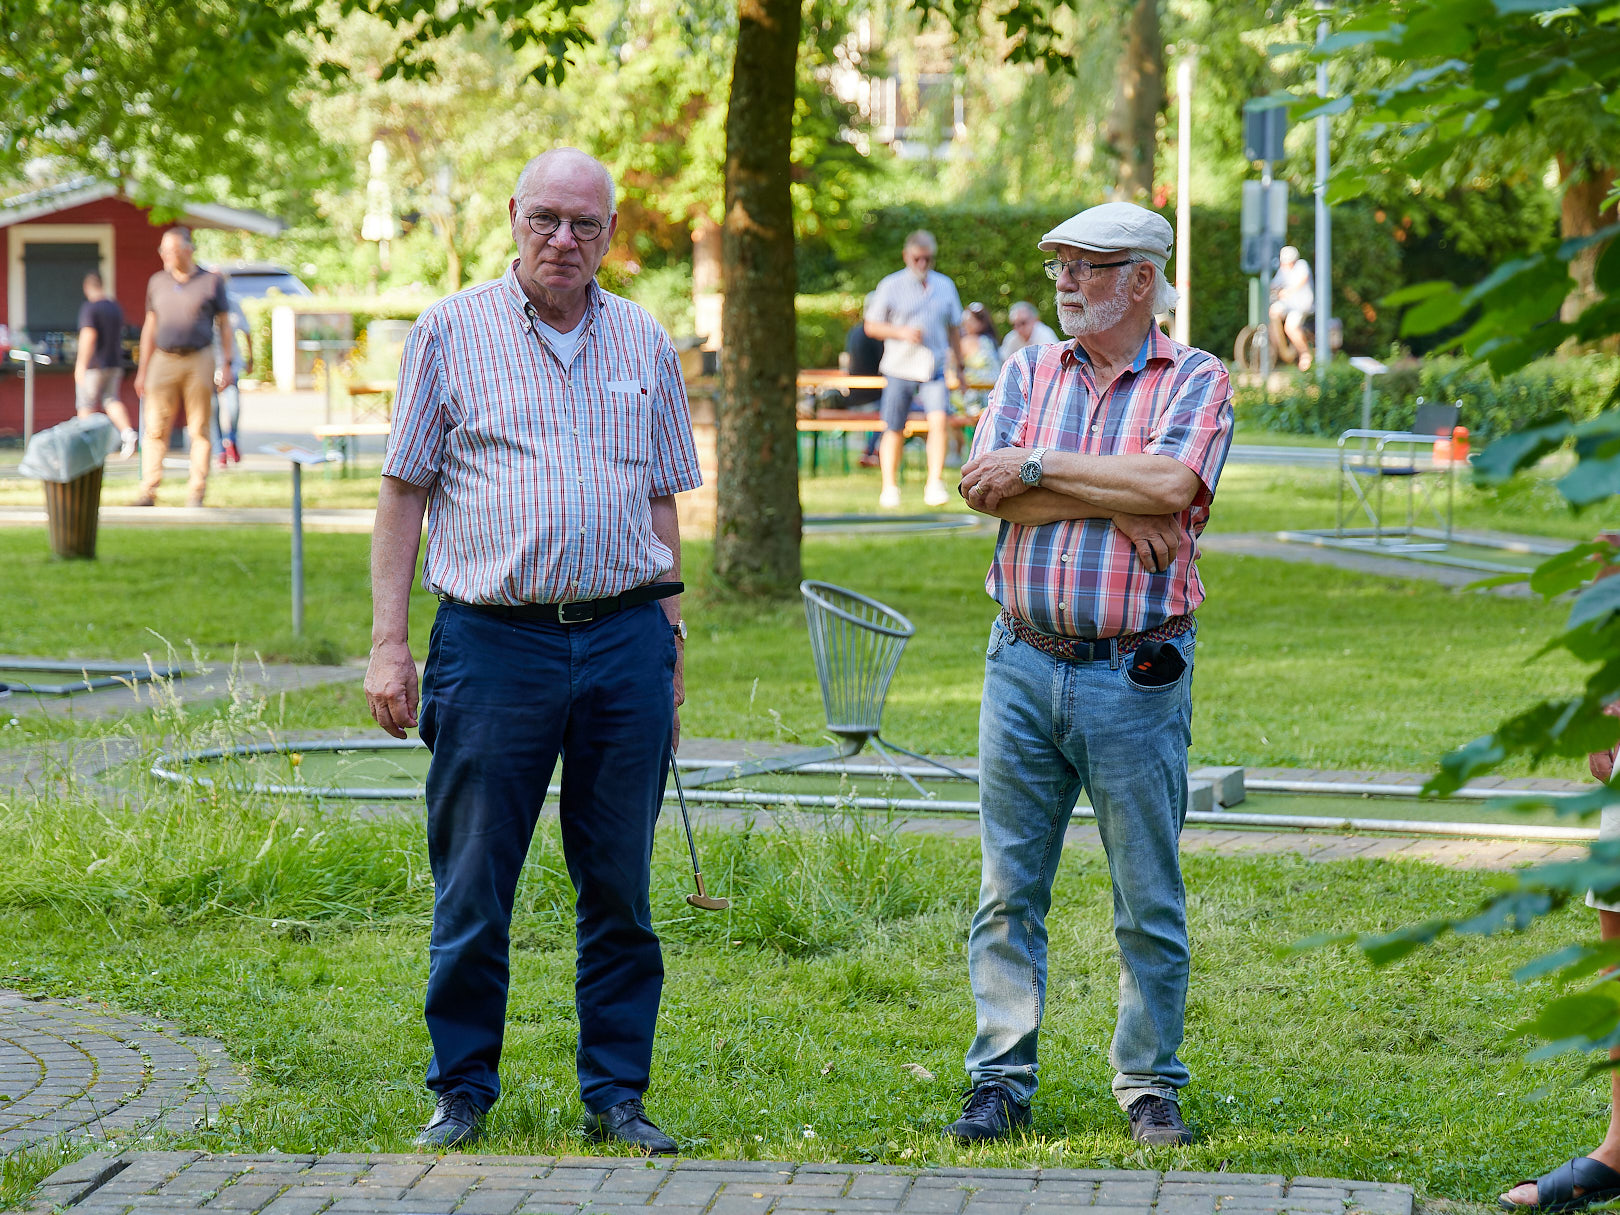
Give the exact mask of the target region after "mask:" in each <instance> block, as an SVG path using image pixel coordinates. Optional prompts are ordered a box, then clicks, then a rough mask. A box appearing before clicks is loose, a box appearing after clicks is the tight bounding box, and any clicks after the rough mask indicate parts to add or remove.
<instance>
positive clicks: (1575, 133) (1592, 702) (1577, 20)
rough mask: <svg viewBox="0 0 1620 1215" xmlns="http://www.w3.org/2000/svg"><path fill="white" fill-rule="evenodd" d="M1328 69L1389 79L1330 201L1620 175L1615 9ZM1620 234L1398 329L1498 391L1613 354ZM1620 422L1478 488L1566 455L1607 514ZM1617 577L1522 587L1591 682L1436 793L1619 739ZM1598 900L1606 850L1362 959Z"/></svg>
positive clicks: (1408, 45) (1427, 20)
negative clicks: (1522, 158) (1505, 164)
mask: <svg viewBox="0 0 1620 1215" xmlns="http://www.w3.org/2000/svg"><path fill="white" fill-rule="evenodd" d="M1322 53H1323V54H1326V55H1329V56H1335V57H1350V58H1353V59H1365V57H1366V56H1368V55H1376V56H1377V57H1378V58H1379V59H1380V60H1381V61H1383V63H1384V64H1385V65H1387V66H1388V67H1389V68H1390V69H1391V70H1390V71H1389V72H1387V73H1383V74H1382V75H1383V79H1382V80H1380V81H1379V82H1377V83H1375V84H1373V85H1370V86H1366V87H1363V88H1362V89H1360V90H1359V91H1357V92H1353V93H1350V94H1347V95H1346V96H1344V97H1342V98H1340V99H1337V100H1335V101H1333V102H1330V103H1328V104H1327V105H1325V106H1322V107H1320V109H1321V110H1323V111H1326V112H1329V113H1348V114H1349V115H1350V116H1351V117H1352V119H1353V121H1354V123H1355V124H1356V127H1357V129H1358V130H1359V131H1360V132H1362V133H1366V134H1369V135H1371V136H1372V137H1373V138H1374V139H1375V140H1376V142H1377V146H1378V148H1379V153H1378V158H1377V159H1375V160H1374V161H1373V163H1371V164H1370V165H1365V166H1362V167H1359V168H1356V169H1353V170H1350V171H1347V172H1343V173H1341V176H1340V178H1339V180H1338V182H1337V183H1336V185H1335V188H1334V192H1335V194H1336V195H1337V196H1338V197H1341V198H1342V197H1347V196H1351V195H1354V194H1357V193H1361V192H1363V191H1365V190H1366V189H1367V187H1368V185H1369V178H1370V176H1371V175H1372V174H1375V173H1382V174H1386V175H1391V176H1394V177H1396V178H1397V179H1406V180H1414V181H1415V180H1419V179H1425V178H1427V179H1429V180H1433V179H1434V178H1435V176H1436V175H1437V174H1440V173H1441V172H1442V171H1443V170H1444V168H1445V167H1446V166H1448V165H1450V166H1453V167H1457V166H1465V165H1467V164H1469V163H1470V162H1471V160H1472V156H1473V151H1474V149H1473V146H1472V145H1474V144H1475V143H1476V142H1477V141H1481V140H1488V141H1496V142H1497V143H1498V144H1499V145H1509V144H1512V143H1514V142H1515V141H1520V142H1523V143H1524V144H1526V145H1530V144H1536V145H1539V146H1541V147H1542V148H1543V149H1544V153H1545V155H1546V157H1547V159H1548V160H1552V159H1555V158H1556V159H1557V160H1558V161H1559V163H1560V165H1561V166H1570V165H1581V164H1584V165H1585V166H1588V169H1587V170H1582V172H1585V171H1589V170H1592V169H1602V168H1603V166H1605V165H1607V166H1612V165H1613V164H1615V163H1616V160H1615V159H1614V148H1615V143H1614V138H1615V136H1614V132H1615V129H1616V122H1617V119H1620V91H1617V88H1616V86H1617V84H1620V6H1616V5H1614V4H1613V3H1612V2H1611V0H1601V2H1584V0H1577V3H1574V4H1563V3H1558V4H1554V3H1552V2H1551V0H1415V2H1412V3H1405V4H1400V5H1397V6H1394V7H1393V8H1391V9H1384V10H1381V11H1378V12H1367V13H1366V14H1365V15H1363V16H1360V17H1357V18H1356V19H1354V20H1352V21H1350V22H1349V23H1347V24H1346V25H1344V26H1343V27H1341V30H1340V32H1339V33H1338V34H1336V35H1334V37H1333V38H1332V39H1331V40H1330V41H1329V42H1328V43H1327V44H1326V45H1325V47H1324V48H1323V52H1322ZM1363 78H1364V79H1365V77H1363ZM1296 109H1297V112H1299V113H1300V114H1301V115H1302V116H1308V115H1309V114H1310V113H1312V112H1317V109H1316V107H1315V106H1314V105H1313V104H1312V103H1301V104H1299V105H1298V106H1297V107H1296ZM1582 180H1583V179H1582V178H1581V177H1580V176H1579V173H1568V172H1566V173H1565V177H1564V185H1565V189H1566V190H1568V189H1571V188H1574V187H1575V186H1576V185H1579V184H1582ZM1611 180H1612V171H1611ZM1458 184H1460V183H1458ZM1614 201H1615V200H1614V197H1613V194H1612V193H1611V194H1610V195H1609V197H1608V198H1607V199H1606V200H1601V199H1600V202H1601V203H1602V205H1604V206H1606V207H1608V208H1609V209H1611V213H1612V208H1613V205H1614ZM1617 235H1620V224H1616V223H1613V222H1610V223H1607V224H1604V225H1602V226H1599V227H1597V229H1596V230H1595V231H1592V232H1590V233H1587V234H1583V235H1578V236H1573V237H1569V238H1566V239H1563V240H1561V241H1557V242H1555V243H1553V244H1551V245H1549V246H1547V247H1544V248H1536V247H1534V246H1533V245H1532V246H1531V247H1529V248H1526V249H1525V250H1524V251H1523V253H1522V254H1521V255H1519V256H1516V257H1510V258H1508V259H1507V260H1505V261H1503V262H1501V263H1500V264H1499V265H1497V266H1496V267H1495V268H1494V269H1493V270H1492V271H1491V272H1490V273H1489V274H1487V275H1485V276H1484V277H1483V278H1481V279H1480V280H1479V281H1477V282H1474V283H1471V284H1454V283H1451V282H1445V281H1434V282H1430V283H1426V284H1421V285H1418V286H1415V287H1412V288H1409V289H1407V290H1406V291H1405V292H1403V293H1400V294H1401V297H1402V300H1401V302H1404V303H1407V304H1409V305H1412V306H1411V307H1410V309H1409V311H1408V312H1407V313H1406V315H1405V317H1404V319H1403V329H1404V331H1405V332H1406V333H1408V334H1424V333H1432V332H1434V331H1436V330H1439V329H1442V328H1444V327H1446V326H1449V325H1453V324H1456V323H1457V322H1459V321H1462V322H1465V327H1464V328H1463V329H1462V330H1461V332H1460V333H1459V334H1458V335H1457V336H1456V337H1455V338H1454V339H1452V342H1451V344H1452V345H1454V346H1456V347H1457V348H1460V349H1461V350H1462V351H1463V352H1465V353H1466V354H1467V355H1469V356H1471V358H1472V359H1474V360H1477V361H1485V362H1487V363H1489V365H1490V366H1491V367H1492V369H1493V370H1495V371H1497V372H1499V373H1500V372H1510V371H1513V370H1516V369H1518V368H1520V367H1523V366H1524V365H1525V364H1526V363H1528V362H1529V361H1531V360H1532V359H1534V358H1537V357H1539V356H1541V355H1544V354H1547V353H1549V352H1552V351H1554V350H1557V349H1558V348H1560V347H1561V346H1564V345H1565V344H1566V343H1569V342H1571V341H1574V342H1587V343H1598V342H1602V341H1604V340H1605V339H1613V337H1614V336H1615V335H1616V334H1617V333H1620V241H1615V239H1614V238H1615V237H1616V236H1617ZM1527 243H1528V242H1527ZM1583 259H1584V260H1585V262H1586V264H1587V265H1589V266H1590V269H1591V275H1592V278H1591V282H1592V286H1593V288H1594V290H1593V291H1592V292H1591V293H1589V294H1587V295H1585V296H1583V297H1578V306H1577V307H1576V308H1575V309H1574V310H1573V311H1569V312H1563V313H1561V310H1560V305H1561V304H1563V303H1564V302H1565V301H1566V299H1567V298H1568V297H1569V296H1570V294H1571V289H1572V288H1573V287H1574V285H1575V279H1574V278H1573V277H1572V275H1571V267H1572V265H1578V264H1579V263H1580V262H1581V261H1582V260H1583ZM1617 403H1620V387H1617V389H1616V391H1615V392H1613V393H1611V394H1610V397H1609V401H1608V407H1607V410H1606V412H1603V413H1601V414H1599V415H1598V416H1597V417H1593V418H1589V419H1587V420H1584V421H1580V422H1577V421H1573V420H1572V419H1570V418H1569V417H1568V416H1566V415H1562V414H1553V415H1551V416H1548V417H1546V418H1543V419H1541V420H1539V421H1538V422H1537V423H1535V424H1533V425H1531V426H1528V427H1526V428H1525V429H1523V430H1521V431H1519V432H1517V433H1515V434H1512V435H1510V436H1508V437H1506V438H1503V439H1499V440H1497V441H1496V442H1494V443H1492V444H1491V445H1490V446H1489V447H1488V448H1487V449H1486V450H1485V451H1484V452H1483V453H1481V454H1480V456H1478V457H1477V458H1476V460H1475V470H1476V476H1477V477H1478V478H1479V479H1481V480H1482V481H1484V482H1488V483H1497V482H1501V481H1504V480H1506V479H1507V478H1509V477H1511V476H1513V475H1515V474H1516V473H1519V472H1521V471H1523V470H1526V469H1528V468H1530V467H1531V466H1533V465H1535V464H1536V463H1537V462H1538V461H1540V460H1541V459H1542V458H1543V457H1545V456H1548V455H1551V454H1552V453H1554V452H1557V451H1559V450H1561V449H1563V448H1566V447H1573V452H1574V457H1575V458H1574V462H1573V466H1572V467H1571V468H1570V469H1569V470H1568V471H1567V472H1566V473H1565V474H1564V475H1563V476H1562V477H1561V479H1560V480H1559V481H1558V483H1557V485H1558V489H1559V491H1560V492H1561V493H1562V494H1563V496H1564V497H1565V498H1566V499H1567V500H1568V501H1569V502H1570V504H1571V507H1572V508H1573V509H1575V510H1576V511H1581V510H1586V509H1588V508H1591V507H1593V506H1595V505H1596V504H1598V503H1602V502H1606V501H1608V500H1609V499H1610V498H1611V497H1613V496H1614V495H1615V494H1616V493H1617V492H1620V410H1616V409H1615V406H1616V404H1617ZM1616 562H1620V546H1616V545H1614V544H1611V543H1609V542H1608V541H1606V540H1598V541H1594V542H1593V543H1590V544H1582V545H1577V546H1575V547H1574V548H1572V549H1570V550H1569V551H1567V552H1565V553H1563V554H1561V555H1559V556H1557V557H1554V558H1552V559H1550V560H1548V561H1546V562H1544V563H1543V564H1542V565H1541V566H1540V567H1539V568H1538V569H1536V570H1535V571H1534V572H1533V573H1532V574H1531V575H1529V581H1530V587H1531V589H1532V590H1533V591H1535V592H1537V593H1539V594H1541V595H1544V596H1548V597H1552V596H1560V595H1569V596H1572V601H1571V604H1570V612H1569V617H1568V619H1567V621H1566V623H1565V628H1564V631H1563V632H1562V633H1560V634H1559V635H1558V636H1556V637H1554V638H1552V639H1550V640H1549V641H1548V642H1547V643H1546V645H1545V646H1544V647H1543V648H1542V650H1541V651H1540V655H1545V654H1547V653H1550V652H1552V651H1555V650H1565V651H1568V652H1569V653H1570V654H1572V655H1573V656H1574V657H1575V658H1576V659H1577V660H1579V661H1580V662H1582V663H1585V664H1586V665H1587V666H1588V667H1589V668H1590V673H1589V675H1588V677H1587V680H1586V683H1585V686H1584V687H1583V689H1582V690H1581V692H1580V693H1579V694H1578V695H1574V696H1570V697H1566V698H1561V699H1549V700H1543V701H1540V702H1539V703H1536V704H1533V705H1531V706H1530V707H1528V708H1526V709H1525V710H1524V711H1523V712H1521V713H1519V714H1517V715H1516V716H1515V717H1513V718H1512V719H1510V720H1508V721H1506V722H1503V723H1502V724H1501V725H1500V726H1498V727H1497V728H1496V729H1495V730H1494V731H1493V732H1492V733H1490V734H1488V735H1486V736H1484V737H1482V738H1478V739H1475V740H1474V741H1473V742H1470V743H1468V744H1467V745H1465V746H1463V747H1460V748H1458V749H1457V750H1456V751H1454V752H1452V753H1451V754H1450V755H1448V756H1447V757H1446V758H1445V759H1444V761H1443V762H1442V765H1441V769H1440V771H1439V773H1438V774H1437V775H1436V776H1435V777H1434V778H1433V779H1432V780H1431V781H1430V782H1429V784H1428V786H1427V789H1428V791H1429V792H1430V793H1434V794H1439V795H1445V794H1448V793H1452V792H1455V791H1456V790H1457V789H1458V788H1459V787H1461V785H1462V784H1463V783H1464V782H1466V781H1468V780H1471V779H1473V778H1475V777H1478V776H1482V775H1484V774H1486V773H1488V772H1490V771H1492V770H1493V769H1495V768H1496V767H1498V766H1499V765H1500V764H1501V763H1502V762H1503V761H1504V760H1506V759H1508V758H1509V757H1513V756H1522V757H1527V758H1528V759H1529V760H1530V761H1531V762H1532V764H1535V763H1539V762H1540V761H1542V760H1545V759H1547V758H1549V757H1552V756H1567V757H1580V756H1584V755H1586V754H1587V753H1588V752H1592V751H1601V750H1605V749H1607V748H1609V747H1612V746H1613V745H1615V743H1616V741H1617V740H1620V718H1617V717H1614V716H1611V715H1610V714H1608V713H1607V712H1606V711H1605V710H1606V708H1607V707H1608V706H1610V705H1612V704H1614V703H1615V702H1616V701H1617V700H1620V578H1602V579H1601V580H1600V579H1599V575H1600V574H1603V573H1605V572H1606V571H1607V570H1608V569H1609V568H1610V567H1612V566H1613V565H1614V564H1616ZM1511 577H1512V578H1513V579H1514V580H1517V579H1518V578H1519V577H1520V576H1518V575H1513V576H1511ZM1506 580H1508V579H1506V578H1504V579H1496V580H1492V581H1506ZM1540 655H1538V656H1540ZM1515 802H1516V804H1518V805H1521V806H1524V807H1526V808H1528V807H1531V806H1539V805H1547V804H1551V805H1553V806H1554V807H1555V808H1556V809H1557V810H1558V811H1559V812H1560V813H1561V814H1567V815H1581V814H1586V815H1590V814H1592V813H1594V812H1596V811H1598V810H1601V809H1603V808H1604V807H1608V806H1613V805H1620V784H1616V783H1614V782H1611V783H1609V784H1604V785H1599V786H1597V787H1596V788H1594V789H1593V790H1592V791H1591V792H1590V793H1587V794H1583V795H1581V796H1579V797H1574V798H1565V799H1558V800H1556V801H1550V800H1549V799H1545V798H1540V797H1537V796H1535V795H1526V796H1524V797H1520V798H1517V799H1515ZM1587 890H1592V891H1595V892H1596V893H1597V894H1598V895H1599V897H1601V898H1605V899H1611V900H1612V899H1615V898H1617V897H1620V842H1613V843H1599V844H1596V845H1594V846H1593V848H1592V849H1591V852H1590V854H1589V856H1588V857H1586V858H1585V859H1583V860H1581V861H1578V862H1573V863H1564V864H1554V865H1543V866H1540V867H1538V868H1535V869H1532V870H1529V871H1527V872H1526V873H1524V874H1522V875H1520V876H1517V877H1515V878H1514V879H1512V880H1510V881H1509V882H1507V883H1505V884H1504V886H1503V888H1502V889H1501V891H1500V892H1499V893H1498V894H1496V895H1494V896H1493V897H1491V898H1490V899H1488V900H1487V901H1486V902H1485V903H1484V905H1483V906H1482V907H1480V908H1479V909H1477V910H1475V911H1473V912H1470V913H1468V914H1466V915H1461V916H1449V917H1437V918H1435V919H1433V920H1430V921H1427V922H1425V923H1422V924H1418V925H1413V926H1410V927H1407V928H1404V929H1401V930H1400V931H1398V932H1395V933H1390V934H1384V935H1380V936H1369V937H1362V938H1359V944H1360V946H1361V948H1362V949H1363V950H1364V951H1365V952H1366V953H1367V955H1368V956H1369V957H1370V958H1372V959H1373V960H1374V961H1375V962H1389V961H1393V960H1395V959H1397V958H1401V957H1404V956H1406V955H1408V954H1410V953H1411V952H1412V951H1413V950H1415V949H1418V948H1420V947H1422V946H1424V945H1427V944H1429V943H1431V942H1433V941H1434V940H1436V939H1437V938H1438V937H1440V936H1441V935H1442V934H1444V933H1447V932H1458V933H1481V932H1498V931H1503V930H1513V929H1519V928H1522V927H1524V926H1525V925H1526V924H1528V923H1529V922H1531V921H1532V920H1534V919H1536V918H1537V917H1539V916H1542V915H1546V914H1548V913H1549V912H1550V911H1552V910H1554V909H1556V908H1558V907H1561V906H1563V905H1564V904H1565V903H1566V902H1568V901H1569V900H1570V899H1571V898H1572V897H1579V896H1580V895H1582V894H1583V893H1584V892H1586V891H1587ZM1617 962H1620V942H1611V943H1608V944H1602V945H1599V944H1592V945H1572V946H1570V947H1568V948H1566V949H1563V950H1560V951H1558V952H1556V953H1554V954H1551V955H1548V956H1546V957H1544V958H1542V959H1540V960H1538V961H1537V962H1536V963H1534V964H1532V965H1531V966H1529V967H1526V968H1525V969H1524V970H1523V971H1521V972H1520V976H1519V977H1520V978H1522V979H1531V978H1536V977H1540V976H1544V975H1551V974H1557V975H1559V976H1561V977H1562V978H1563V979H1565V980H1566V981H1569V982H1577V981H1582V980H1588V979H1592V978H1593V977H1595V976H1599V975H1600V974H1601V973H1602V972H1603V971H1604V970H1605V969H1606V968H1608V967H1611V966H1613V965H1615V964H1616V963H1617ZM1617 988H1620V985H1617V984H1615V983H1612V982H1602V981H1600V982H1598V983H1596V984H1594V985H1592V986H1590V987H1589V988H1588V989H1586V990H1583V991H1578V992H1574V993H1572V994H1568V995H1561V996H1559V997H1557V998H1555V999H1553V1000H1552V1001H1551V1002H1549V1003H1548V1004H1546V1005H1545V1006H1544V1007H1543V1008H1542V1009H1541V1010H1540V1011H1539V1013H1538V1014H1537V1015H1536V1016H1535V1017H1533V1018H1531V1019H1530V1020H1529V1021H1527V1022H1526V1023H1525V1024H1524V1025H1523V1026H1520V1027H1519V1030H1520V1031H1522V1032H1527V1033H1530V1034H1533V1035H1535V1036H1537V1037H1540V1038H1542V1039H1543V1040H1544V1041H1545V1045H1544V1046H1543V1047H1542V1048H1540V1049H1539V1050H1538V1051H1537V1052H1535V1053H1534V1054H1533V1055H1532V1058H1539V1057H1545V1056H1547V1055H1550V1054H1556V1053H1560V1052H1564V1051H1570V1050H1582V1051H1584V1050H1597V1049H1606V1048H1608V1047H1611V1046H1615V1045H1620V990H1617ZM1595 1066H1596V1067H1599V1068H1601V1067H1606V1066H1607V1064H1606V1063H1600V1064H1597V1065H1595Z"/></svg>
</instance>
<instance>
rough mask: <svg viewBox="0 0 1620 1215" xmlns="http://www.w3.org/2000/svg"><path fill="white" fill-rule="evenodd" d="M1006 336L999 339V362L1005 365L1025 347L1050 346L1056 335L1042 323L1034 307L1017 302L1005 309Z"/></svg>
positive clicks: (1026, 301)
mask: <svg viewBox="0 0 1620 1215" xmlns="http://www.w3.org/2000/svg"><path fill="white" fill-rule="evenodd" d="M1007 325H1008V329H1007V336H1006V337H1004V338H1002V339H1001V361H1002V362H1003V363H1005V362H1006V361H1007V360H1008V359H1010V358H1012V356H1013V355H1015V354H1017V353H1018V352H1019V351H1020V350H1022V349H1023V348H1024V347H1025V346H1051V345H1053V344H1054V343H1056V342H1057V341H1058V335H1057V334H1055V333H1053V332H1052V330H1051V329H1050V328H1049V327H1048V326H1047V325H1046V324H1045V323H1043V322H1042V320H1041V316H1040V313H1038V312H1036V311H1035V305H1034V304H1032V303H1030V302H1029V301H1028V300H1019V301H1018V302H1017V303H1016V304H1014V305H1013V306H1012V307H1011V308H1009V309H1007Z"/></svg>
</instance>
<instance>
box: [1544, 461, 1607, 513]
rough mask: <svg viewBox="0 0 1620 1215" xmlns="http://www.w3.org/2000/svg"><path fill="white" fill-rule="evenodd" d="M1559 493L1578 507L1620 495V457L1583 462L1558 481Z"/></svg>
mask: <svg viewBox="0 0 1620 1215" xmlns="http://www.w3.org/2000/svg"><path fill="white" fill-rule="evenodd" d="M1558 492H1559V493H1561V494H1563V495H1564V497H1566V498H1568V499H1569V500H1570V501H1571V502H1573V503H1574V504H1575V505H1576V506H1590V505H1591V504H1592V503H1594V502H1602V501H1603V500H1604V499H1605V498H1609V497H1612V496H1613V495H1615V494H1617V493H1620V455H1617V456H1610V457H1609V458H1608V459H1604V460H1598V459H1584V460H1582V461H1581V462H1580V463H1579V464H1577V465H1576V466H1575V467H1574V468H1572V469H1570V470H1569V472H1567V473H1565V474H1564V475H1563V476H1562V477H1560V478H1559V479H1558Z"/></svg>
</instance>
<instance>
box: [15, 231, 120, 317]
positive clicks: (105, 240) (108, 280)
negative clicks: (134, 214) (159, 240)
mask: <svg viewBox="0 0 1620 1215" xmlns="http://www.w3.org/2000/svg"><path fill="white" fill-rule="evenodd" d="M92 242H94V243H95V245H96V246H97V248H98V250H99V252H100V257H101V282H102V286H104V287H105V288H106V289H107V295H108V297H109V298H111V299H117V298H118V279H117V268H116V263H115V262H114V261H113V251H114V246H115V243H116V242H115V240H114V237H113V226H112V225H111V224H13V225H12V226H11V227H9V228H7V229H6V306H7V311H6V315H7V319H8V323H9V325H10V327H11V329H12V330H13V331H16V330H19V329H22V330H27V329H28V299H27V292H26V291H25V290H24V289H23V288H24V282H23V274H24V272H25V269H26V266H25V263H24V262H23V253H24V250H25V249H26V248H27V246H29V245H55V244H90V243H92Z"/></svg>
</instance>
